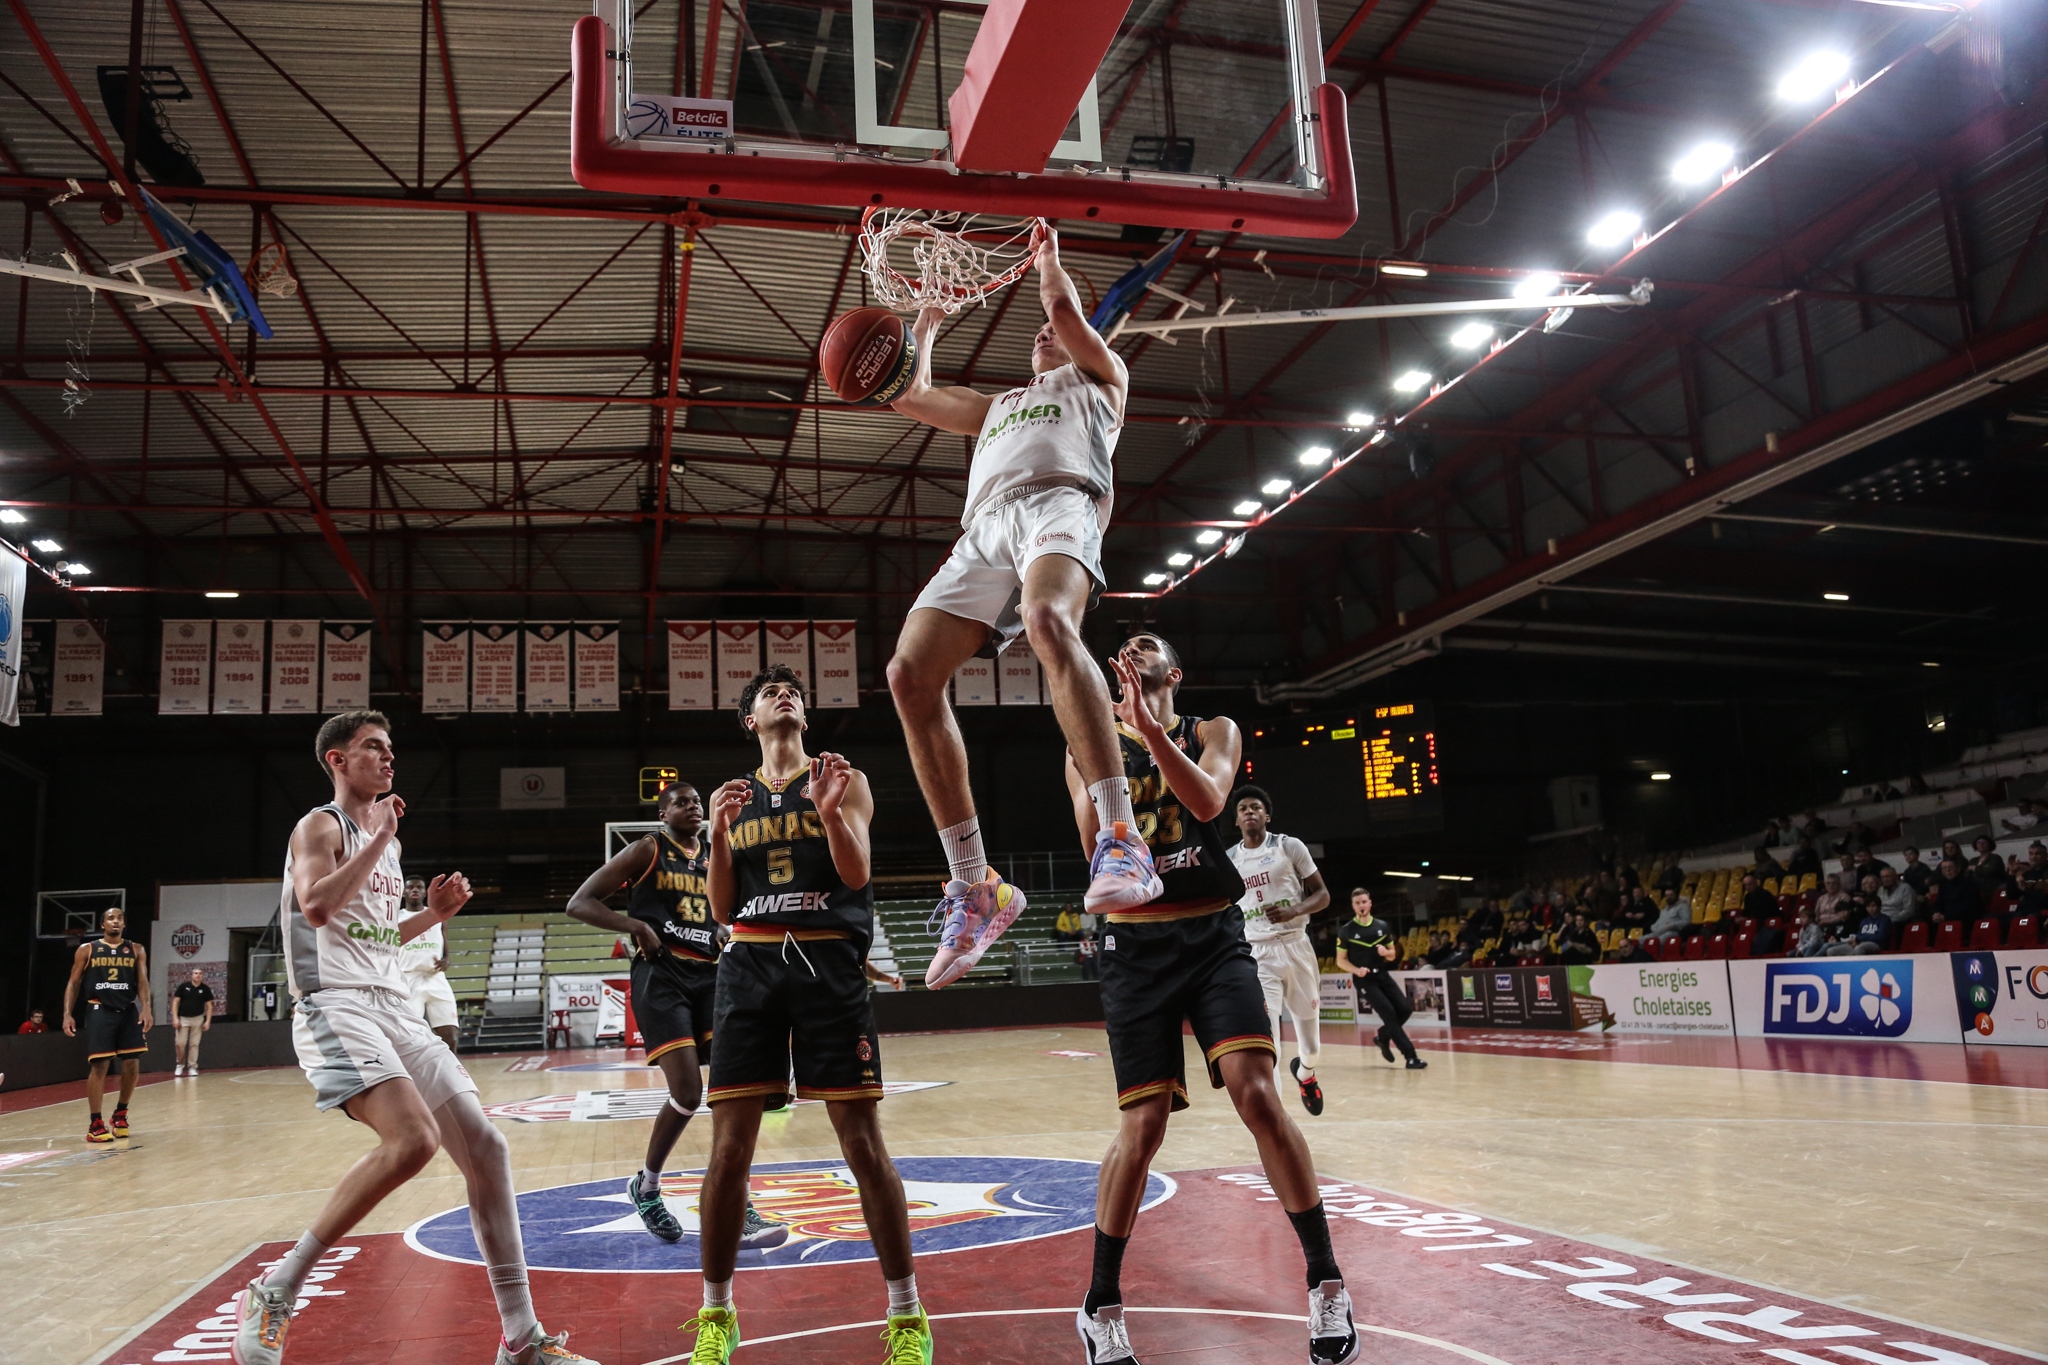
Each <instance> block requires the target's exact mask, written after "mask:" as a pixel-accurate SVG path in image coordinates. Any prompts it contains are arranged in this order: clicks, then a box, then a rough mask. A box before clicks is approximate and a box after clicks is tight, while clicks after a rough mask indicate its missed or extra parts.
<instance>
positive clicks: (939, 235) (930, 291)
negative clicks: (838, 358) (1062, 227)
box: [860, 208, 1052, 313]
mask: <svg viewBox="0 0 2048 1365" xmlns="http://www.w3.org/2000/svg"><path fill="white" fill-rule="evenodd" d="M977 217H978V215H976V214H972V213H932V214H923V213H922V211H921V210H918V209H880V208H871V209H869V210H868V211H867V212H866V213H864V214H862V215H861V220H860V251H861V257H862V265H861V268H862V269H863V270H864V271H865V272H866V273H867V277H868V284H869V286H870V287H871V288H872V289H873V290H874V294H875V301H876V302H877V303H880V304H882V305H883V306H884V307H887V308H893V309H895V310H897V311H898V312H904V313H907V312H913V311H915V310H917V309H920V308H938V309H942V310H944V311H945V312H948V313H957V312H959V311H960V310H961V309H962V308H965V307H967V305H969V304H971V303H980V302H982V301H983V300H984V299H986V298H987V297H988V296H989V295H990V294H993V293H994V292H995V291H996V290H998V289H1002V288H1004V287H1005V286H1007V285H1011V284H1015V283H1016V282H1017V280H1019V279H1020V278H1022V276H1023V274H1024V272H1025V271H1027V270H1029V269H1030V268H1031V262H1032V258H1033V256H1034V254H1035V248H1036V245H1037V242H1038V235H1039V233H1040V232H1047V233H1050V232H1051V231H1052V227H1051V225H1049V224H1048V223H1046V221H1045V220H1044V219H1043V218H1027V219H1025V220H1023V221H1021V222H1015V221H1012V222H1002V223H996V224H993V225H991V226H988V227H977V226H976V225H975V220H976V218H977ZM970 234H972V235H973V236H974V237H976V238H980V239H982V240H983V241H987V242H988V244H987V245H982V244H980V243H978V242H976V241H971V240H969V235H970ZM998 234H1001V235H1000V236H998ZM899 238H905V239H908V240H909V242H910V260H911V265H912V268H913V270H914V271H915V272H916V273H915V278H913V277H912V276H910V275H905V274H904V273H903V272H902V271H900V270H898V269H896V267H894V266H893V265H891V264H889V248H890V246H891V245H892V244H893V243H895V242H896V241H897V240H898V239H899ZM991 238H994V239H995V240H993V241H989V239H991Z"/></svg>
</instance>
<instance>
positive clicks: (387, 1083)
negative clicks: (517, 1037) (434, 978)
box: [230, 711, 584, 1365]
mask: <svg viewBox="0 0 2048 1365" xmlns="http://www.w3.org/2000/svg"><path fill="white" fill-rule="evenodd" d="M313 757H314V759H315V760H316V761H317V762H318V763H319V764H320V768H321V771H322V772H324V773H326V774H327V776H328V778H329V780H331V781H332V782H333V784H334V799H333V800H332V801H330V802H328V803H327V804H326V805H324V806H317V807H315V808H314V809H313V810H311V811H309V812H308V813H307V814H306V815H305V816H304V817H303V818H301V819H300V821H299V823H298V826H297V827H296V828H295V829H293V830H292V838H291V846H290V848H289V850H288V851H287V852H286V854H285V862H284V888H283V900H282V904H281V906H280V908H279V926H280V928H281V930H282V932H283V935H284V942H285V978H286V980H287V982H288V983H289V984H290V987H291V993H292V998H293V1000H294V1002H295V1004H294V1005H293V1008H292V1044H293V1046H294V1047H295V1048H296V1049H297V1051H298V1054H299V1065H300V1066H301V1067H302V1068H304V1070H305V1072H306V1078H307V1079H308V1080H310V1081H311V1082H312V1083H313V1094H314V1101H315V1103H316V1104H317V1105H318V1106H319V1108H321V1109H323V1110H327V1109H340V1110H341V1111H342V1112H343V1113H345V1114H347V1115H348V1116H349V1117H350V1118H352V1119H354V1120H356V1121H357V1122H358V1123H361V1124H363V1125H364V1126H365V1127H367V1128H368V1129H369V1130H370V1131H371V1132H373V1133H375V1134H376V1135H377V1145H376V1146H375V1147H373V1148H372V1149H370V1151H369V1152H367V1153H365V1154H364V1155H363V1156H362V1157H360V1158H359V1159H358V1160H357V1161H356V1163H355V1164H354V1165H353V1166H351V1167H350V1168H349V1169H348V1173H347V1174H346V1175H344V1176H342V1178H341V1183H340V1184H339V1185H337V1186H335V1188H334V1193H333V1194H331V1195H329V1196H328V1199H327V1205H326V1207H325V1208H323V1209H321V1211H320V1213H319V1216H317V1217H316V1218H314V1220H313V1225H312V1226H311V1227H310V1228H308V1229H307V1230H306V1233H305V1235H304V1236H302V1237H300V1238H299V1240H298V1244H297V1245H296V1246H294V1247H293V1248H292V1249H291V1250H290V1251H289V1252H287V1253H286V1254H285V1256H284V1257H283V1259H281V1260H279V1261H278V1262H277V1264H276V1265H275V1266H273V1267H272V1268H271V1270H270V1273H269V1274H267V1275H263V1276H260V1277H258V1278H257V1279H255V1280H252V1281H250V1282H249V1287H248V1288H247V1289H245V1290H243V1291H242V1292H241V1293H240V1294H237V1295H236V1296H235V1297H236V1301H237V1307H236V1319H237V1325H236V1329H235V1335H234V1340H233V1342H232V1344H231V1347H230V1350H231V1354H232V1355H233V1357H234V1359H235V1361H236V1365H277V1363H278V1361H279V1360H281V1359H282V1358H283V1355H284V1342H285V1333H286V1331H287V1329H288V1328H289V1327H290V1325H291V1318H292V1314H293V1312H294V1311H296V1309H297V1307H298V1303H299V1291H300V1289H301V1288H302V1287H303V1285H304V1284H305V1280H306V1276H307V1274H308V1273H309V1272H310V1271H311V1270H312V1269H313V1267H314V1265H315V1263H317V1262H318V1261H319V1260H320V1258H321V1257H322V1256H324V1255H326V1253H327V1251H328V1250H329V1249H330V1248H331V1247H332V1246H333V1245H334V1244H335V1243H336V1242H339V1241H340V1240H341V1239H342V1238H343V1237H344V1236H346V1235H347V1233H348V1231H349V1229H350V1228H352V1227H354V1226H355V1225H356V1224H357V1223H359V1222H361V1221H362V1220H363V1219H364V1218H365V1217H366V1216H368V1214H369V1213H370V1211H371V1210H372V1209H374V1208H376V1207H377V1205H378V1204H379V1203H380V1202H381V1201H382V1200H383V1199H384V1197H385V1196H386V1195H388V1194H390V1193H392V1192H393V1191H394V1190H396V1189H397V1188H398V1187H399V1186H400V1185H403V1184H404V1183H405V1182H406V1181H408V1180H410V1179H412V1178H413V1177H414V1176H415V1175H418V1174H419V1173H420V1171H421V1170H423V1169H424V1168H425V1167H426V1164H427V1163H428V1162H429V1161H431V1160H433V1157H434V1149H435V1148H436V1147H437V1146H438V1147H440V1148H442V1149H443V1150H445V1151H446V1152H447V1153H448V1156H449V1158H450V1159H451V1160H453V1161H454V1162H455V1165H456V1167H457V1169H459V1170H460V1171H461V1172H462V1178H463V1181H464V1183H465V1184H466V1185H467V1186H468V1191H469V1225H470V1228H471V1230H472V1231H473V1232H474V1233H475V1234H476V1244H477V1248H478V1250H479V1251H480V1252H481V1253H482V1259H483V1262H484V1264H485V1266H486V1267H487V1268H488V1273H489V1276H490V1284H491V1293H492V1295H493V1296H494V1297H495V1298H496V1299H497V1301H498V1319H499V1322H500V1324H501V1325H502V1327H503V1329H504V1335H503V1336H502V1337H501V1338H500V1339H499V1342H498V1355H497V1361H498V1365H559V1362H563V1361H576V1360H582V1359H584V1357H582V1356H579V1355H577V1354H575V1353H574V1352H572V1351H570V1350H569V1349H568V1346H567V1344H566V1343H567V1341H568V1338H567V1336H566V1334H565V1335H563V1336H553V1337H551V1336H547V1335H546V1334H544V1333H543V1332H542V1330H541V1325H540V1323H539V1321H538V1320H537V1319H535V1317H534V1314H533V1297H532V1295H531V1293H530V1292H529V1291H528V1288H527V1279H526V1253H525V1249H524V1247H523V1246H522V1245H521V1243H520V1237H519V1212H518V1209H517V1207H516V1206H515V1203H514V1200H513V1195H512V1162H511V1156H510V1152H509V1150H508V1149H507V1147H506V1145H505V1139H504V1136H503V1135H502V1134H500V1133H499V1132H498V1130H497V1129H496V1128H494V1127H492V1126H491V1121H490V1120H489V1119H488V1118H486V1117H485V1116H484V1111H483V1106H482V1105H481V1104H479V1103H478V1102H477V1097H476V1082H474V1081H472V1080H471V1079H470V1078H469V1073H468V1072H467V1071H464V1070H463V1069H462V1064H461V1063H460V1062H458V1061H457V1060H456V1059H455V1054H454V1053H453V1052H451V1051H450V1050H449V1049H448V1047H447V1045H446V1044H444V1043H443V1042H442V1041H441V1040H440V1039H439V1038H437V1037H435V1036H434V1034H433V1032H432V1031H431V1030H429V1029H428V1027H427V1025H426V1021H425V1020H423V1019H422V1018H421V1017H420V1016H419V1015H418V1014H416V1013H414V1012H413V1010H412V1008H411V1006H410V1004H409V1003H408V1001H407V998H406V991H405V983H404V980H403V979H402V977H401V975H400V973H399V970H398V958H399V952H400V949H401V947H402V946H403V945H404V943H405V942H406V941H407V940H408V939H411V938H414V937H416V936H417V935H419V934H420V933H421V932H422V931H423V930H425V929H426V928H427V926H428V925H430V924H441V923H444V922H445V921H447V920H448V919H450V918H452V917H453V916H454V914H455V912H456V911H458V910H460V909H461V908H462V906H463V904H464V903H465V902H466V901H468V900H469V894H470V892H469V881H468V879H466V878H465V877H464V876H463V875H462V874H461V873H460V872H450V873H447V874H444V875H442V876H439V877H436V878H434V880H433V881H432V882H431V883H429V884H428V886H427V895H426V906H425V908H424V909H423V910H421V911H419V912H418V913H416V914H411V915H406V914H404V913H403V912H402V897H403V893H404V887H405V873H404V872H403V870H402V869H401V868H400V865H399V860H398V853H399V848H398V838H397V836H398V821H399V818H400V817H401V816H403V815H404V814H405V802H403V801H401V800H400V799H399V798H398V797H396V796H388V797H387V796H386V793H388V792H390V790H391V775H392V762H393V758H392V747H391V723H390V722H389V721H387V720H386V719H385V718H384V717H383V715H382V714H381V713H379V712H376V711H348V712H344V713H342V714H341V715H338V716H330V717H329V718H328V719H327V720H326V721H325V722H324V723H322V725H321V726H320V734H319V738H318V739H317V740H316V741H315V742H314V745H313ZM380 798H383V799H380Z"/></svg>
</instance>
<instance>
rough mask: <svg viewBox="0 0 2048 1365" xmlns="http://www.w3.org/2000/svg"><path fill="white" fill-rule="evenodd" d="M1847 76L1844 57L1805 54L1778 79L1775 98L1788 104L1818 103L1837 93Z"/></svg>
mask: <svg viewBox="0 0 2048 1365" xmlns="http://www.w3.org/2000/svg"><path fill="white" fill-rule="evenodd" d="M1848 74H1849V54H1848V53H1846V52H1826V51H1823V52H1809V53H1807V54H1806V55H1805V56H1804V57H1801V58H1800V59H1799V62H1798V65H1796V66H1794V67H1793V68H1792V69H1791V70H1790V71H1787V72H1786V73H1785V74H1784V75H1782V76H1780V77H1779V78H1778V98H1779V99H1781V100H1785V101H1787V102H1788V103H1792V104H1804V103H1806V102H1807V101H1808V100H1816V99H1819V98H1820V97H1821V96H1822V95H1825V94H1828V93H1829V92H1831V91H1833V90H1835V89H1837V88H1838V87H1839V86H1840V85H1841V84H1842V80H1843V78H1844V77H1846V76H1847V75H1848Z"/></svg>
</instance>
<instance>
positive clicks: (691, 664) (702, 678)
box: [668, 621, 712, 711]
mask: <svg viewBox="0 0 2048 1365" xmlns="http://www.w3.org/2000/svg"><path fill="white" fill-rule="evenodd" d="M711 707H712V701H711V623H710V622H709V621H670V622H669V623H668V709H669V710H671V711H709V710H710V709H711Z"/></svg>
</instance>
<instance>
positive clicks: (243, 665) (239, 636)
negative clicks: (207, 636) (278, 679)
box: [213, 621, 263, 716]
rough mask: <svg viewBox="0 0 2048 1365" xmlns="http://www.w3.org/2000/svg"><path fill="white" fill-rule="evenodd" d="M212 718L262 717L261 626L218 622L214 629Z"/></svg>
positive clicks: (260, 623)
mask: <svg viewBox="0 0 2048 1365" xmlns="http://www.w3.org/2000/svg"><path fill="white" fill-rule="evenodd" d="M213 714H215V715H216V716H260V715H262V714H263V623H262V622H261V621H218V622H215V623H214V627H213Z"/></svg>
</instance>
